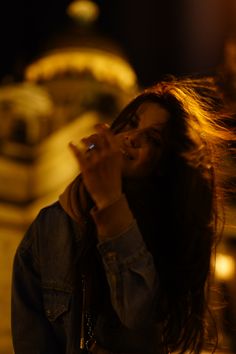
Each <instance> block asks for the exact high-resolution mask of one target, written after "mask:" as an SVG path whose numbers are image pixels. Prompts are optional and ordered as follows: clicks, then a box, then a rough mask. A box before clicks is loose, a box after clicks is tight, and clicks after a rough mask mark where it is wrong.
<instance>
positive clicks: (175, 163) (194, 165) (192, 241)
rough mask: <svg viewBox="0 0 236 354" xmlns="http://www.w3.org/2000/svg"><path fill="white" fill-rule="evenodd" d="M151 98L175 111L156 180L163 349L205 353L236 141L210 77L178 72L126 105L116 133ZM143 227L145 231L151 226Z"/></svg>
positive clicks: (155, 254) (116, 125)
mask: <svg viewBox="0 0 236 354" xmlns="http://www.w3.org/2000/svg"><path fill="white" fill-rule="evenodd" d="M147 101H151V102H157V103H158V104H160V105H161V106H163V107H164V108H165V109H166V110H167V111H168V112H169V113H170V119H169V121H168V123H167V126H166V128H165V130H164V134H163V139H164V142H163V154H162V160H161V162H160V166H161V167H160V168H161V179H160V178H159V180H158V181H157V183H161V190H162V192H161V194H160V195H159V200H158V201H156V204H160V205H161V208H159V209H160V210H159V209H158V213H159V214H161V215H159V219H160V223H159V225H158V228H157V230H156V233H158V234H157V235H156V237H155V239H156V244H155V251H153V252H152V253H153V255H154V259H155V261H156V267H157V270H158V274H159V278H160V295H159V296H160V297H159V301H158V304H160V305H159V306H158V308H157V312H158V314H157V317H158V320H159V321H160V322H161V323H162V328H163V333H162V341H163V348H164V349H163V350H164V352H165V353H167V352H173V351H175V350H178V351H179V352H180V353H185V352H186V351H187V350H188V351H190V352H194V353H200V352H201V350H202V348H203V345H204V344H205V342H206V337H207V335H206V328H207V326H206V314H207V312H208V296H209V279H210V275H211V258H212V255H213V254H214V251H215V247H216V244H217V241H218V239H219V237H220V234H221V233H222V230H223V224H224V208H223V205H224V187H225V173H224V169H225V165H224V161H226V159H227V156H229V151H230V146H231V145H230V144H231V142H232V141H235V140H236V138H235V134H234V132H233V131H232V130H230V129H228V127H227V120H228V119H229V118H230V115H229V114H227V112H226V110H225V107H224V105H223V101H222V99H221V95H220V94H219V93H218V90H217V88H216V86H215V84H214V80H213V79H211V78H204V79H191V78H187V79H185V78H184V79H176V78H173V77H171V78H169V79H168V80H166V81H163V82H160V83H157V84H156V85H155V86H153V87H151V88H148V89H146V90H145V91H144V92H142V93H141V94H139V95H138V96H137V97H136V98H135V99H134V100H133V101H132V102H131V103H130V104H129V105H128V106H126V108H125V109H124V110H123V111H122V112H121V114H120V115H119V116H118V118H117V119H116V120H115V121H114V123H113V125H112V129H113V131H114V132H115V133H116V132H119V131H121V130H122V129H123V128H124V126H125V125H126V124H127V122H128V121H129V119H130V117H131V116H132V114H133V113H134V112H135V111H136V110H137V108H138V107H139V106H140V104H142V103H143V102H147ZM154 213H157V211H156V210H154ZM154 217H155V216H154ZM156 217H158V216H157V215H156ZM142 218H144V219H145V216H144V215H142V216H140V219H142ZM138 221H139V220H138ZM141 231H142V232H144V234H145V227H144V231H143V230H141ZM144 238H145V237H144ZM213 351H214V348H213Z"/></svg>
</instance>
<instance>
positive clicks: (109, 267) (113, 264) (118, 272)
mask: <svg viewBox="0 0 236 354" xmlns="http://www.w3.org/2000/svg"><path fill="white" fill-rule="evenodd" d="M98 250H99V252H100V254H101V256H102V259H103V263H104V268H105V271H106V275H107V279H108V283H109V286H110V292H111V301H112V305H113V308H114V309H115V311H116V313H117V315H118V316H119V318H120V320H121V322H122V323H123V324H124V325H125V326H127V327H128V328H133V329H134V328H139V327H143V326H144V327H145V326H147V325H148V324H150V323H151V322H154V318H155V316H154V313H155V311H154V308H155V302H156V297H157V291H158V277H157V272H156V269H155V265H154V261H153V257H152V255H151V254H150V252H148V250H147V247H146V244H145V243H144V241H143V238H142V235H141V233H140V231H139V228H138V226H137V224H136V222H135V221H134V222H133V223H132V224H131V225H130V226H129V227H128V228H127V229H126V230H125V231H124V232H122V233H121V234H119V235H117V236H116V237H113V238H110V239H107V240H106V241H103V242H100V243H99V244H98Z"/></svg>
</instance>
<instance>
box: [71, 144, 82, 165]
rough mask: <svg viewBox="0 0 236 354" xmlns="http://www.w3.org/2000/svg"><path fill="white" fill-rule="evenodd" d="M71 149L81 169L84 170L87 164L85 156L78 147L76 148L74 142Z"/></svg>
mask: <svg viewBox="0 0 236 354" xmlns="http://www.w3.org/2000/svg"><path fill="white" fill-rule="evenodd" d="M69 148H70V149H71V151H72V152H73V154H74V155H75V157H76V158H77V160H78V161H79V164H80V167H81V168H82V167H83V166H84V163H85V157H84V154H83V153H82V152H81V151H80V150H79V148H78V146H76V145H75V144H74V143H72V142H70V143H69Z"/></svg>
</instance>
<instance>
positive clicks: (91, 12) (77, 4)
mask: <svg viewBox="0 0 236 354" xmlns="http://www.w3.org/2000/svg"><path fill="white" fill-rule="evenodd" d="M67 13H68V15H69V16H71V17H73V18H75V19H78V20H82V21H85V22H93V21H95V20H96V19H97V17H98V15H99V9H98V6H97V5H96V4H95V3H94V2H93V1H91V0H75V1H73V2H72V3H71V4H70V5H69V6H68V8H67Z"/></svg>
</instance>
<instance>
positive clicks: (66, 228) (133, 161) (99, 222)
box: [12, 78, 234, 354]
mask: <svg viewBox="0 0 236 354" xmlns="http://www.w3.org/2000/svg"><path fill="white" fill-rule="evenodd" d="M224 118H226V115H225V114H224V112H223V106H222V104H221V100H220V98H219V97H218V96H217V93H216V90H215V87H214V85H213V82H212V81H211V80H204V81H202V80H190V79H182V80H181V79H180V80H177V79H175V78H172V79H170V80H167V81H165V82H160V83H158V84H157V85H155V86H154V87H151V88H149V89H147V90H145V91H144V92H143V93H141V94H140V95H138V96H137V97H136V98H135V99H134V100H133V101H132V102H131V103H130V104H129V105H128V106H127V107H126V108H125V109H124V110H123V111H122V112H121V114H120V115H119V117H118V118H117V119H116V120H115V121H114V123H113V124H112V126H111V129H109V128H108V127H107V126H104V125H99V126H97V133H96V134H93V135H92V136H90V137H87V138H84V139H82V143H83V144H84V146H85V149H79V148H78V147H77V146H76V145H74V144H70V147H71V149H72V151H73V153H74V154H75V156H76V158H77V159H78V162H79V165H80V169H81V175H80V176H79V177H78V178H77V179H76V180H75V181H74V182H73V183H72V184H71V185H70V186H69V187H68V188H67V189H66V191H65V192H64V193H63V194H62V195H61V196H60V198H59V202H57V203H55V204H53V205H52V206H49V207H47V208H45V209H43V210H42V211H41V212H40V214H39V216H38V217H37V219H36V220H35V221H34V222H33V224H32V225H31V227H30V229H29V231H28V232H27V234H26V236H25V238H24V239H23V241H22V242H21V244H20V246H19V248H18V250H17V254H16V257H15V263H14V274H13V305H12V314H13V321H12V323H13V326H12V328H13V342H14V348H15V353H16V354H18V353H19V354H24V353H43V354H45V353H50V354H53V353H57V354H58V353H66V354H72V353H79V352H83V351H84V350H86V348H88V349H87V350H88V351H89V352H91V353H97V354H99V353H100V354H103V353H106V354H109V353H123V354H124V353H126V354H129V353H135V354H151V353H153V354H154V353H155V354H156V353H169V352H173V351H178V352H179V353H184V352H186V351H191V350H192V351H193V352H194V353H200V351H201V350H202V348H203V345H204V343H205V341H206V336H205V332H206V325H205V319H206V314H207V309H208V283H209V276H210V260H211V255H212V251H213V250H214V247H215V245H216V239H217V237H218V236H219V232H218V225H219V220H220V216H221V213H220V207H221V206H222V200H221V198H220V197H221V196H222V191H221V186H222V183H221V181H222V178H221V177H222V176H221V174H220V166H221V163H222V158H223V153H224V149H225V146H226V144H227V143H228V142H229V141H230V140H232V139H234V136H233V134H232V133H230V131H228V130H227V129H226V128H225V122H224Z"/></svg>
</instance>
